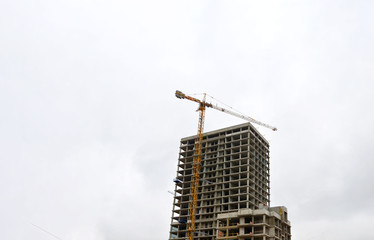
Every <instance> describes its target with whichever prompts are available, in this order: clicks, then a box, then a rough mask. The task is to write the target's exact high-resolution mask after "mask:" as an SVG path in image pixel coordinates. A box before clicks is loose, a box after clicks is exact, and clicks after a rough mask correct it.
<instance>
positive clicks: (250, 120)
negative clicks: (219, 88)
mask: <svg viewBox="0 0 374 240" xmlns="http://www.w3.org/2000/svg"><path fill="white" fill-rule="evenodd" d="M207 107H211V108H214V109H216V110H219V111H222V112H225V113H228V114H231V115H233V116H235V117H238V118H242V119H244V120H247V121H249V122H252V123H256V124H258V125H261V126H263V127H267V128H270V129H271V130H273V131H277V128H276V127H273V126H270V125H268V124H266V123H263V122H260V121H257V120H256V119H253V118H251V117H249V116H245V115H242V114H239V113H236V112H233V111H230V110H227V109H225V108H222V107H220V106H218V105H213V104H207Z"/></svg>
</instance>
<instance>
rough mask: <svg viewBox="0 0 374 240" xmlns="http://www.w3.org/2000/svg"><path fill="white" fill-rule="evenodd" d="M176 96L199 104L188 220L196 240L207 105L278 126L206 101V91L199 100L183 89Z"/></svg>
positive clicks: (189, 233) (260, 123)
mask: <svg viewBox="0 0 374 240" xmlns="http://www.w3.org/2000/svg"><path fill="white" fill-rule="evenodd" d="M175 96H176V97H177V98H180V99H188V100H190V101H193V102H197V103H198V104H199V108H198V109H197V111H199V123H198V128H197V136H196V141H195V152H194V158H193V168H192V169H193V170H192V189H191V199H190V206H189V213H188V222H187V224H188V225H187V227H188V228H187V239H189V240H194V237H195V228H196V225H195V220H196V205H197V197H198V191H199V180H200V179H199V178H200V168H201V152H202V142H203V132H204V119H205V109H206V107H210V108H214V109H216V110H219V111H222V112H225V113H228V114H231V115H233V116H236V117H239V118H242V119H244V120H247V121H249V122H252V123H256V124H258V125H261V126H263V127H267V128H270V129H271V130H273V131H276V130H277V128H275V127H272V126H270V125H268V124H265V123H262V122H260V121H257V120H255V119H253V118H251V117H249V116H245V115H242V114H239V113H236V112H234V111H231V110H227V109H224V108H222V107H219V106H218V105H213V104H211V103H208V102H206V94H205V93H204V97H203V100H199V99H197V98H194V97H191V96H188V95H186V94H184V93H183V92H181V91H178V90H177V91H176V92H175Z"/></svg>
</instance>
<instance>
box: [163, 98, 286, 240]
mask: <svg viewBox="0 0 374 240" xmlns="http://www.w3.org/2000/svg"><path fill="white" fill-rule="evenodd" d="M176 96H177V97H178V98H180V99H187V100H191V101H194V102H197V103H199V108H198V111H199V121H198V132H197V135H195V136H190V137H185V138H182V139H181V141H180V149H179V157H178V164H177V174H176V178H175V179H174V182H175V189H174V193H173V194H174V199H173V207H172V216H171V226H170V235H169V239H180V240H185V239H188V240H193V239H198V240H211V239H239V240H290V239H291V223H290V221H289V220H288V212H287V208H286V207H284V206H274V207H272V206H271V205H270V167H269V165H270V162H269V142H268V141H267V140H266V139H265V138H264V137H263V136H262V135H261V134H260V132H259V131H258V130H257V129H256V128H255V127H254V126H253V125H252V123H255V124H258V125H261V126H263V127H266V128H269V129H271V130H273V131H275V130H277V129H276V128H275V127H272V126H270V125H267V124H264V123H262V122H259V121H257V120H254V119H253V118H251V117H248V116H244V115H241V114H238V113H235V112H233V111H231V110H227V109H224V108H222V107H219V106H217V105H213V104H210V103H208V102H206V96H205V95H204V98H203V100H199V99H196V98H193V97H190V96H188V95H185V94H184V93H182V92H180V91H177V92H176ZM206 107H210V108H214V109H217V110H219V111H222V112H226V113H229V114H231V115H234V116H237V117H240V118H242V119H245V120H247V122H246V123H243V124H240V125H236V126H231V127H227V128H223V129H219V130H215V131H211V132H207V133H204V132H203V130H204V116H205V109H206Z"/></svg>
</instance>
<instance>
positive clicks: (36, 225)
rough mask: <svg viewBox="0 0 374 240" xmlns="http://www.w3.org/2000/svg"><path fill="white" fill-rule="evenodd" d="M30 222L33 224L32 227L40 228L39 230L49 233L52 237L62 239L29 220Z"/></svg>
mask: <svg viewBox="0 0 374 240" xmlns="http://www.w3.org/2000/svg"><path fill="white" fill-rule="evenodd" d="M30 224H31V225H33V226H34V227H36V228H38V229H39V230H41V231H43V232H45V233H47V234H49V235H51V236H52V237H54V238H56V239H59V240H63V239H62V238H59V237H57V236H56V235H54V234H53V233H50V232H48V231H47V230H45V229H43V228H41V227H39V226H38V225H36V224H33V223H31V222H30Z"/></svg>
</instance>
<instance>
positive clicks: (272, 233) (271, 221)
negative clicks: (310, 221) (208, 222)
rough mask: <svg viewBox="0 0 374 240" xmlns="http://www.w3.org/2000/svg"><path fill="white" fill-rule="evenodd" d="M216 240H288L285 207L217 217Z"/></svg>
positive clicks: (248, 210)
mask: <svg viewBox="0 0 374 240" xmlns="http://www.w3.org/2000/svg"><path fill="white" fill-rule="evenodd" d="M216 239H217V240H224V239H230V240H233V239H238V240H290V239H291V224H290V222H289V221H288V220H287V208H286V207H271V208H270V207H260V209H256V210H252V209H240V210H239V211H237V212H231V213H222V214H218V216H217V232H216Z"/></svg>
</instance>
